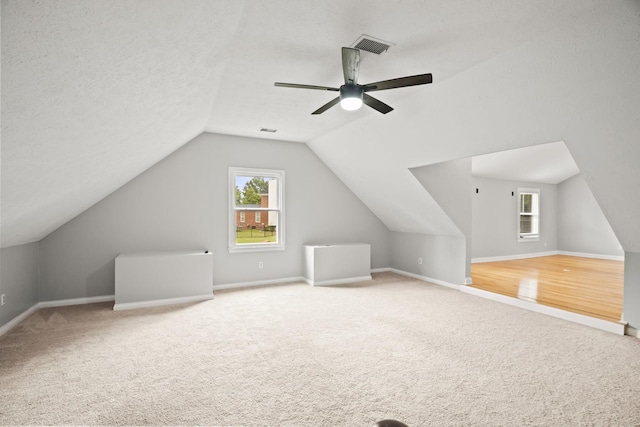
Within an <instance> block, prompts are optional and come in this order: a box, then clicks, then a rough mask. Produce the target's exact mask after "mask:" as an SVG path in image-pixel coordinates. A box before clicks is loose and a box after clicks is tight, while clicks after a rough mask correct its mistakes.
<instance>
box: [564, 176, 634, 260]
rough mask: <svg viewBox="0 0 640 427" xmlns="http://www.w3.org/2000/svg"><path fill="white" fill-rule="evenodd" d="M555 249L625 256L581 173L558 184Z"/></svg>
mask: <svg viewBox="0 0 640 427" xmlns="http://www.w3.org/2000/svg"><path fill="white" fill-rule="evenodd" d="M558 249H559V250H561V251H568V252H580V253H588V254H598V255H611V256H620V257H621V256H624V251H623V250H622V248H621V247H620V243H619V242H618V239H617V238H616V235H615V234H614V233H613V229H612V228H611V226H610V225H609V222H608V221H607V218H605V216H604V213H602V209H600V206H599V205H598V202H597V201H596V199H595V197H593V193H591V190H590V189H589V186H588V185H587V183H586V181H585V180H584V177H583V176H582V174H578V175H576V176H574V177H572V178H569V179H567V180H565V181H563V182H561V183H560V184H558Z"/></svg>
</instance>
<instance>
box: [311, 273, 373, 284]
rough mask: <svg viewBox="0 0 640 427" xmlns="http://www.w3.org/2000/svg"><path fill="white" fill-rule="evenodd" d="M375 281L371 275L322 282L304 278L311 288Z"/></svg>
mask: <svg viewBox="0 0 640 427" xmlns="http://www.w3.org/2000/svg"><path fill="white" fill-rule="evenodd" d="M371 279H373V278H372V277H371V275H369V276H358V277H346V278H344V279H334V280H322V281H320V282H314V281H313V280H311V279H308V278H306V277H303V278H302V280H304V281H305V282H307V283H308V284H309V285H311V286H331V285H344V284H347V283H356V282H365V281H367V280H371Z"/></svg>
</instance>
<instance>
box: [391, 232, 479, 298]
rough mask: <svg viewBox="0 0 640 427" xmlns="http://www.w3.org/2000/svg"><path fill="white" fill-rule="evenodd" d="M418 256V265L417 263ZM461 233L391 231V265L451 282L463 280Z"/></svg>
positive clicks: (463, 252) (456, 282) (463, 259)
mask: <svg viewBox="0 0 640 427" xmlns="http://www.w3.org/2000/svg"><path fill="white" fill-rule="evenodd" d="M418 258H422V264H419V263H418ZM465 259H466V252H465V239H464V237H463V236H436V235H430V234H418V233H400V232H392V233H391V267H392V268H395V269H398V270H402V271H406V272H408V273H413V274H417V275H420V276H424V277H428V278H431V279H436V280H441V281H443V282H447V283H450V284H453V285H462V284H463V283H464V279H465V267H464V266H465Z"/></svg>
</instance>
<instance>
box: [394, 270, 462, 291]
mask: <svg viewBox="0 0 640 427" xmlns="http://www.w3.org/2000/svg"><path fill="white" fill-rule="evenodd" d="M389 271H393V272H394V273H397V274H400V275H401V276H407V277H411V278H413V279H418V280H422V281H423V282H429V283H433V284H435V285H440V286H445V287H447V288H451V289H457V290H460V288H461V286H460V285H456V284H454V283H449V282H445V281H443V280H438V279H433V278H431V277H427V276H421V275H419V274H415V273H409V272H408V271H403V270H397V269H395V268H390V269H389Z"/></svg>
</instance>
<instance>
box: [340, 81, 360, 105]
mask: <svg viewBox="0 0 640 427" xmlns="http://www.w3.org/2000/svg"><path fill="white" fill-rule="evenodd" d="M363 93H364V91H363V89H362V86H360V85H355V84H352V83H347V84H344V85H342V86H340V106H341V107H342V108H344V109H345V110H357V109H358V108H360V106H361V105H362V96H363V95H362V94H363Z"/></svg>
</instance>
